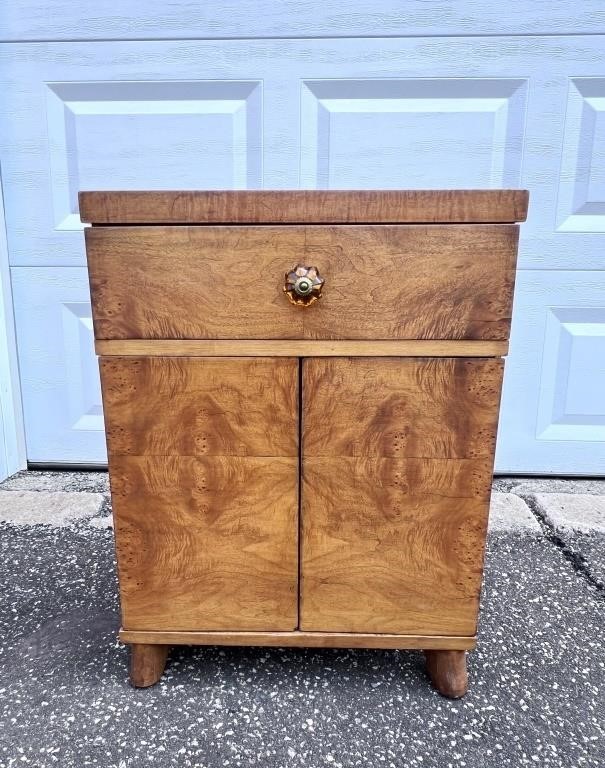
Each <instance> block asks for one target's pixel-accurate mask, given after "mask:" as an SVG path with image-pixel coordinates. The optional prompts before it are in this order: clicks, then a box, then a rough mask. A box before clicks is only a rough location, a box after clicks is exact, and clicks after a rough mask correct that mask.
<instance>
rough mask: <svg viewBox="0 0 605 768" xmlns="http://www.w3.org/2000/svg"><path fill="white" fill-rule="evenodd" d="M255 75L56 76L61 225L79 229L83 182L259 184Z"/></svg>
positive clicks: (52, 123)
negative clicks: (241, 78) (238, 78)
mask: <svg viewBox="0 0 605 768" xmlns="http://www.w3.org/2000/svg"><path fill="white" fill-rule="evenodd" d="M261 101H262V99H261V86H260V84H259V83H257V82H235V81H234V82H229V81H222V82H221V81H215V82H211V81H208V82H204V81H189V82H186V81H180V82H179V81H172V82H166V81H156V82H80V83H74V82H70V83H48V92H47V105H48V106H47V109H48V130H49V149H50V163H51V170H52V173H51V180H50V182H51V190H52V201H53V209H54V225H55V228H56V229H60V230H62V229H63V230H70V229H80V228H81V227H82V224H81V222H80V216H79V213H78V199H77V198H78V191H79V190H82V189H94V190H103V189H112V190H124V189H140V188H145V189H149V190H154V189H169V188H171V187H174V186H175V185H177V186H178V187H179V188H180V189H199V188H203V189H245V188H246V187H256V186H259V185H260V184H261V168H262V162H261V130H262V127H261Z"/></svg>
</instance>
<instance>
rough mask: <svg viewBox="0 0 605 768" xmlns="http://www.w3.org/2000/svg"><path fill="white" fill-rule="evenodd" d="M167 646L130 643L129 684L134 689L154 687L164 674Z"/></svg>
mask: <svg viewBox="0 0 605 768" xmlns="http://www.w3.org/2000/svg"><path fill="white" fill-rule="evenodd" d="M169 650H170V646H169V645H151V644H147V643H132V645H131V646H130V684H131V685H133V686H134V687H135V688H148V687H149V686H150V685H155V683H157V682H158V680H159V679H160V677H162V675H163V673H164V668H165V667H166V659H167V658H168V651H169Z"/></svg>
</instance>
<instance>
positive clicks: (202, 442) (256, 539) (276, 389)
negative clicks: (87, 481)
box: [101, 358, 298, 631]
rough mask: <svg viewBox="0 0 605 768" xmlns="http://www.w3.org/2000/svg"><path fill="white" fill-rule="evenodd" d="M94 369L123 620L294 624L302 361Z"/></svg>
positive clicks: (131, 361) (136, 362) (128, 624)
mask: <svg viewBox="0 0 605 768" xmlns="http://www.w3.org/2000/svg"><path fill="white" fill-rule="evenodd" d="M101 376H102V383H103V396H104V406H105V417H106V423H107V437H108V448H109V467H110V477H111V491H112V503H113V510H114V521H115V533H116V553H117V560H118V573H119V579H120V591H121V599H122V619H123V627H124V628H125V629H133V630H134V629H137V630H146V629H149V630H251V631H253V630H258V631H262V630H265V631H269V630H291V629H294V628H295V627H296V625H297V622H298V583H297V582H298V440H297V435H298V406H297V390H298V361H297V360H294V359H279V360H277V359H276V360H269V359H254V360H244V359H223V360H215V359H205V358H176V359H165V358H105V359H103V360H102V361H101ZM265 420H266V421H265Z"/></svg>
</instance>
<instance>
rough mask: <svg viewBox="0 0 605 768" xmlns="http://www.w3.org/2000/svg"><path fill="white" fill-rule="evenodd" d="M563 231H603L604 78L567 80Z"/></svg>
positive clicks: (561, 206)
mask: <svg viewBox="0 0 605 768" xmlns="http://www.w3.org/2000/svg"><path fill="white" fill-rule="evenodd" d="M557 225H558V229H559V231H562V232H605V78H602V77H584V78H582V77H580V78H573V79H572V80H570V83H569V93H568V99H567V114H566V119H565V132H564V137H563V153H562V156H561V171H560V179H559V202H558V210H557Z"/></svg>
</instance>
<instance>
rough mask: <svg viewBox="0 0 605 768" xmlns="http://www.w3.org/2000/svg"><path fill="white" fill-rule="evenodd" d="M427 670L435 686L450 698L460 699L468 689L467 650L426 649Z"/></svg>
mask: <svg viewBox="0 0 605 768" xmlns="http://www.w3.org/2000/svg"><path fill="white" fill-rule="evenodd" d="M424 655H425V657H426V671H427V673H428V676H429V677H430V678H431V682H432V684H433V686H434V687H435V688H436V689H437V690H438V691H439V693H440V694H441V695H442V696H447V698H448V699H459V698H460V697H461V696H464V694H465V693H466V692H467V690H468V674H467V672H466V651H425V652H424Z"/></svg>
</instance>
